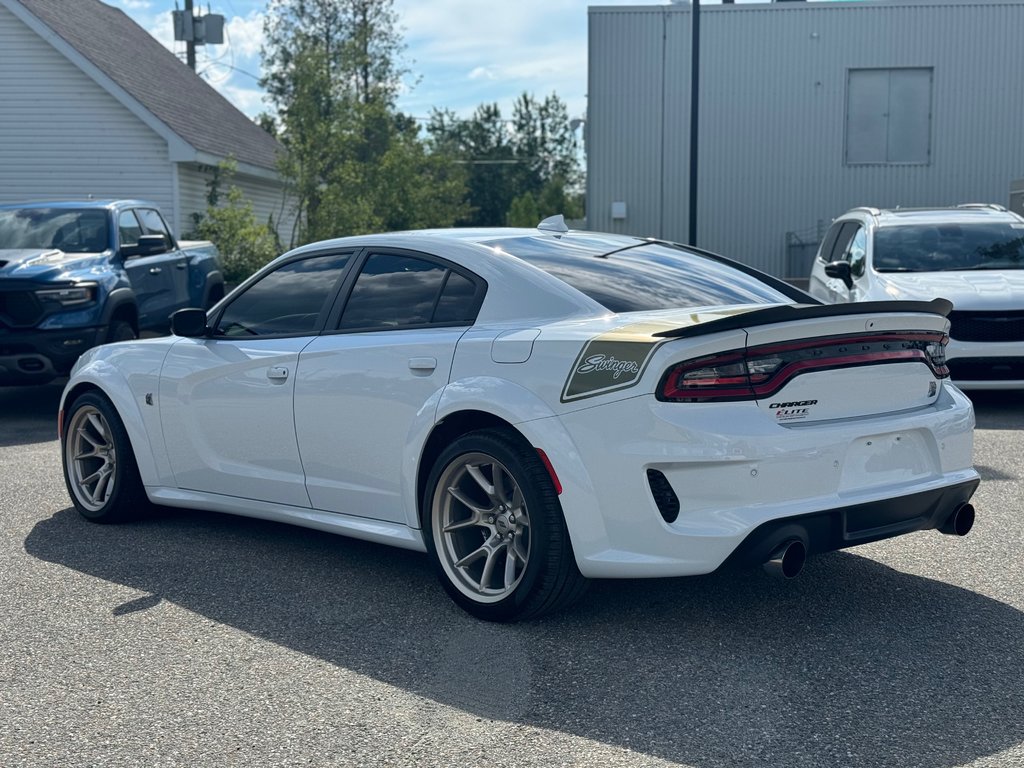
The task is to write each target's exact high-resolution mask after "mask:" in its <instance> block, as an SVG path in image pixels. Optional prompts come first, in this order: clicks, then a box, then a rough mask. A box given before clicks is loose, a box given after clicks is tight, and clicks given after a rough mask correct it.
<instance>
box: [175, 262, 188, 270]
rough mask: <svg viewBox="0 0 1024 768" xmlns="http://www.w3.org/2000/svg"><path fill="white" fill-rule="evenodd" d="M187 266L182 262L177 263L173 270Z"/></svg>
mask: <svg viewBox="0 0 1024 768" xmlns="http://www.w3.org/2000/svg"><path fill="white" fill-rule="evenodd" d="M187 266H188V264H186V263H185V262H184V261H179V262H178V263H177V264H175V265H174V268H175V269H184V268H185V267H187Z"/></svg>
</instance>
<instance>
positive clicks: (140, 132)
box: [0, 0, 295, 244]
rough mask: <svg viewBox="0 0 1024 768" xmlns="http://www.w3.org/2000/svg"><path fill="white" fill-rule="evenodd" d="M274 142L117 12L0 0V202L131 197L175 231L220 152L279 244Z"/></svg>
mask: <svg viewBox="0 0 1024 768" xmlns="http://www.w3.org/2000/svg"><path fill="white" fill-rule="evenodd" d="M169 7H170V6H169ZM279 151H281V146H280V144H278V142H277V141H276V140H275V139H274V138H273V137H272V136H270V134H268V133H267V132H266V131H264V130H263V129H262V128H260V127H259V126H258V125H256V124H255V123H254V122H253V121H252V120H250V119H249V118H248V117H246V116H245V115H243V114H242V113H241V112H239V111H238V110H237V109H235V107H234V106H232V105H231V103H230V102H228V101H227V100H226V99H225V98H224V97H223V96H221V95H220V94H219V93H217V92H216V91H215V90H213V88H211V87H210V86H209V85H208V84H207V83H206V82H205V81H204V80H203V79H202V78H200V77H198V76H197V75H196V74H195V73H193V72H192V71H191V70H190V69H189V68H188V67H187V66H185V65H184V64H183V63H182V62H180V61H178V59H177V58H176V57H175V56H174V55H173V54H172V53H171V52H169V51H168V50H166V49H165V48H164V47H163V46H162V45H160V43H158V42H157V41H156V40H155V39H153V38H152V37H151V36H150V35H149V34H148V33H147V32H146V31H145V30H143V29H142V28H141V27H139V26H138V25H137V24H135V22H133V21H132V20H131V19H129V18H128V16H127V15H125V14H124V13H123V12H122V11H120V10H118V9H115V8H112V7H110V6H108V5H106V4H105V3H102V2H99V0H0V202H5V203H12V202H23V201H44V200H58V199H77V198H86V197H87V196H89V195H91V196H92V197H93V198H95V199H110V198H122V199H123V198H141V199H144V200H151V201H153V202H155V203H157V204H158V205H159V206H160V207H161V209H162V210H163V212H164V215H165V216H166V217H167V219H168V223H169V224H170V225H171V227H172V229H173V230H174V231H175V233H177V234H178V235H181V234H183V233H186V232H188V231H189V229H190V228H191V227H192V224H193V222H192V217H191V214H193V213H196V212H202V211H204V210H205V209H206V193H207V188H206V181H207V180H208V179H209V178H210V176H211V173H212V169H213V168H214V167H215V166H216V165H217V164H218V163H220V162H221V161H223V160H225V159H226V158H228V157H229V156H230V157H233V158H234V159H235V161H236V163H237V166H238V172H237V174H236V175H235V177H234V179H233V181H232V183H233V184H234V185H236V186H238V187H240V188H241V189H242V191H243V192H244V193H245V195H246V197H247V198H248V199H249V200H250V201H252V203H253V209H254V211H255V213H256V216H257V218H258V219H259V220H260V221H266V220H267V218H268V216H271V215H272V216H273V220H274V222H275V224H277V225H278V231H279V234H280V235H281V239H282V241H283V242H284V243H285V244H287V243H288V242H289V240H290V239H291V233H292V228H293V226H294V220H295V213H294V205H293V203H292V202H291V201H289V200H288V199H287V197H286V194H285V185H284V183H283V181H282V180H281V178H280V176H279V174H278V172H277V168H276V162H277V154H278V152H279Z"/></svg>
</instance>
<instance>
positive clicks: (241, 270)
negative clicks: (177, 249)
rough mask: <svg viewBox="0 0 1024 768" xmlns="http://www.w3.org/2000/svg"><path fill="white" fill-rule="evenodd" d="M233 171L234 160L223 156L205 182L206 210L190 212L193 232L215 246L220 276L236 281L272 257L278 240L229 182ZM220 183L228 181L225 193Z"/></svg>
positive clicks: (278, 244) (267, 224) (275, 252)
mask: <svg viewBox="0 0 1024 768" xmlns="http://www.w3.org/2000/svg"><path fill="white" fill-rule="evenodd" d="M234 174H235V162H234V160H225V161H224V162H222V163H220V165H218V166H217V167H216V168H215V169H214V171H213V175H212V177H211V178H210V180H209V181H208V182H207V185H206V190H207V192H206V200H207V207H206V212H205V213H203V214H194V215H193V220H194V222H195V229H194V232H193V234H194V235H195V236H196V237H198V238H200V239H203V240H210V241H212V242H213V244H214V245H216V246H217V250H218V251H220V257H221V266H222V267H223V271H224V280H225V281H226V282H228V283H236V284H237V283H240V282H242V281H243V280H244V279H245V278H247V277H248V276H249V275H251V274H252V273H253V272H255V271H256V270H257V269H259V268H260V267H262V266H263V265H264V264H266V263H267V262H268V261H270V260H271V259H272V258H274V257H275V256H276V255H277V254H278V253H279V252H280V243H279V242H278V238H277V233H276V232H275V231H274V229H273V225H272V223H271V222H268V223H266V224H261V223H260V222H259V221H258V220H257V218H256V214H255V212H254V211H253V207H252V203H251V202H250V201H249V200H247V199H246V198H245V195H244V194H243V193H242V190H241V189H239V188H238V187H237V186H235V185H233V184H231V179H232V177H233V176H234ZM224 184H228V185H229V186H228V188H227V192H226V193H224V192H223V191H222V187H223V185H224Z"/></svg>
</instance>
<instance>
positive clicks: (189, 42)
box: [185, 0, 196, 72]
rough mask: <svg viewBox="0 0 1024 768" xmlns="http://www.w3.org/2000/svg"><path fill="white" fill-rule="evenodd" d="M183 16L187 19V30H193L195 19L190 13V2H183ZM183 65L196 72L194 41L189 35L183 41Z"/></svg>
mask: <svg viewBox="0 0 1024 768" xmlns="http://www.w3.org/2000/svg"><path fill="white" fill-rule="evenodd" d="M185 15H186V16H187V17H188V21H187V22H186V23H187V24H188V26H189V29H193V28H194V27H195V18H196V17H195V15H194V14H193V13H192V0H185ZM185 63H186V64H188V68H189V69H191V70H192V71H193V72H195V71H196V40H195V37H194V36H193V35H189V36H188V37H187V38H186V39H185Z"/></svg>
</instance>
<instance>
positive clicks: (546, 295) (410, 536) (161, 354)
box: [60, 219, 978, 620]
mask: <svg viewBox="0 0 1024 768" xmlns="http://www.w3.org/2000/svg"><path fill="white" fill-rule="evenodd" d="M949 310H950V305H949V303H948V302H945V301H941V300H940V301H934V302H898V303H897V302H874V303H872V302H866V303H861V304H855V305H848V306H832V305H820V304H816V303H815V302H814V299H811V298H810V297H809V296H807V295H806V294H803V293H801V292H799V291H797V290H795V289H793V288H791V287H789V286H788V285H786V284H785V283H782V282H781V281H778V280H775V279H774V278H771V277H768V276H766V275H763V274H761V273H758V272H756V271H755V270H752V269H750V268H748V267H745V266H743V265H740V264H737V263H735V262H731V261H729V260H727V259H723V258H721V257H718V256H715V255H712V254H708V253H705V252H701V251H697V250H694V249H690V248H684V247H681V246H678V245H674V244H671V243H666V242H658V241H652V240H644V239H639V238H634V237H627V236H621V235H607V234H596V233H589V232H569V231H567V230H566V229H565V228H564V226H563V225H562V224H561V222H560V221H559V220H557V219H556V220H548V221H546V222H544V223H542V225H541V227H539V228H538V229H537V230H526V229H490V230H444V231H441V230H438V231H423V232H404V233H397V234H382V235H368V236H364V237H351V238H344V239H339V240H332V241H327V242H320V243H314V244H311V245H308V246H304V247H302V248H299V249H296V250H293V251H291V252H289V253H287V254H285V255H283V256H281V257H280V258H278V259H277V260H275V261H274V262H272V263H271V264H269V265H268V266H267V267H265V268H264V269H262V270H261V271H260V272H259V273H257V274H256V275H254V276H253V277H252V278H250V279H249V280H248V281H246V282H245V283H244V284H243V285H241V286H239V288H238V289H237V290H235V291H234V292H232V293H231V294H230V295H229V296H228V297H227V298H225V299H224V300H223V301H221V302H220V304H218V305H217V306H216V307H214V308H213V309H212V310H210V311H209V312H208V313H207V312H204V311H202V310H199V309H194V310H182V311H180V312H178V313H176V314H175V316H174V317H173V320H172V325H173V329H174V332H175V335H174V336H171V337H168V338H159V339H148V340H143V341H132V342H125V343H119V344H111V345H107V346H103V347H100V348H97V349H94V350H90V351H89V352H87V353H86V354H85V355H83V357H82V358H81V360H80V361H79V362H78V364H77V365H76V367H75V369H74V371H73V373H72V376H71V378H70V381H69V382H68V385H67V388H66V389H65V391H64V395H63V398H62V401H61V414H60V426H61V435H62V456H63V464H64V471H65V478H66V481H67V486H68V489H69V492H70V495H71V498H72V500H73V502H74V504H75V506H76V507H77V508H78V510H79V511H80V512H81V514H82V515H84V516H85V517H86V518H88V519H89V520H93V521H97V522H110V521H116V520H124V519H127V518H131V517H133V516H136V515H138V514H140V513H142V512H143V511H144V510H145V509H146V507H147V506H148V505H149V504H151V503H155V504H161V505H167V506H172V507H189V508H198V509H204V510H214V511H218V512H228V513H232V514H238V515H247V516H251V517H258V518H264V519H269V520H278V521H283V522H288V523H295V524H297V525H303V526H308V527H311V528H317V529H320V530H324V531H331V532H334V533H341V534H346V535H350V536H356V537H359V538H362V539H368V540H370V541H375V542H381V543H385V544H392V545H395V546H399V547H405V548H408V549H414V550H420V551H425V552H427V553H428V554H429V556H430V558H431V559H432V560H433V562H434V563H435V565H436V569H437V572H438V575H439V577H440V580H441V583H442V584H443V585H444V587H445V589H446V590H447V591H448V593H449V594H450V595H451V596H452V598H453V599H454V600H455V601H456V602H457V603H458V604H459V605H461V606H462V607H463V608H465V609H466V610H467V611H469V612H470V613H472V614H474V615H476V616H478V617H481V618H484V619H491V620H513V619H520V618H528V617H533V616H538V615H541V614H543V613H546V612H548V611H551V610H553V609H556V608H559V607H562V606H565V605H567V604H569V603H571V602H572V601H573V600H574V599H576V598H577V597H578V596H579V595H580V594H581V593H582V591H583V589H584V588H585V586H586V583H587V581H586V580H587V578H605V577H615V578H618V577H652V576H683V575H688V574H703V573H709V572H711V571H714V570H716V569H718V568H722V567H728V566H732V565H740V566H743V565H749V564H765V565H766V567H767V568H768V569H769V570H772V571H775V572H777V573H781V574H782V575H784V576H794V575H796V573H797V572H798V571H799V570H800V568H801V567H802V565H803V562H804V558H805V556H806V555H808V554H813V553H817V552H823V551H829V550H835V549H840V548H843V547H849V546H853V545H856V544H861V543H864V542H869V541H875V540H878V539H882V538H886V537H891V536H896V535H899V534H903V533H908V532H910V531H918V530H924V529H939V530H941V531H943V532H946V533H953V534H960V535H962V534H964V533H966V532H967V531H968V530H969V529H970V527H971V525H972V522H973V519H974V511H973V508H972V507H971V505H970V503H969V501H970V498H971V495H972V494H973V492H974V490H975V488H976V487H977V485H978V475H977V473H976V472H975V471H974V469H973V468H972V466H971V449H972V430H973V426H974V415H973V411H972V409H971V405H970V402H969V401H968V400H967V399H966V398H965V397H964V395H963V394H962V393H961V392H960V391H959V390H958V389H957V388H956V387H954V386H953V385H951V384H950V382H949V379H948V370H947V368H946V366H945V361H944V345H945V344H946V342H947V340H948V336H947V333H948V328H949V323H948V321H947V318H946V315H947V314H948V312H949Z"/></svg>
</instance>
